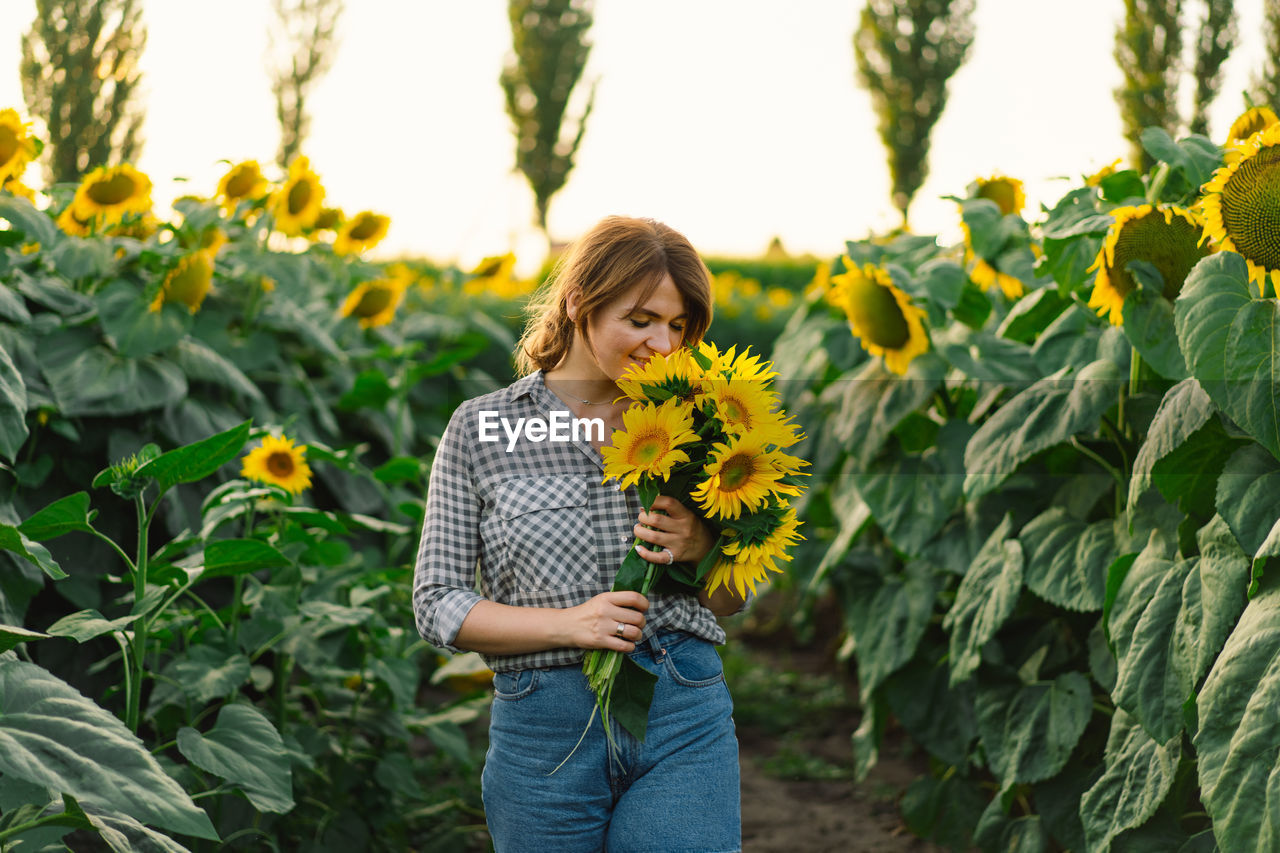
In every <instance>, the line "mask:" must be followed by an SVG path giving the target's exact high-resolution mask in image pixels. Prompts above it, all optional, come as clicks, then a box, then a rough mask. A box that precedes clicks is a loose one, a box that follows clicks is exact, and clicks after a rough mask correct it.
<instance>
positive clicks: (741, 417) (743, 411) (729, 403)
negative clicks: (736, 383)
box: [720, 397, 747, 424]
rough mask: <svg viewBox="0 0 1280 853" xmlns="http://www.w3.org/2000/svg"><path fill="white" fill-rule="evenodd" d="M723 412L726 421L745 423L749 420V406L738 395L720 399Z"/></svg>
mask: <svg viewBox="0 0 1280 853" xmlns="http://www.w3.org/2000/svg"><path fill="white" fill-rule="evenodd" d="M720 406H721V413H722V414H723V415H724V419H725V420H726V421H730V422H731V423H735V424H738V423H744V422H745V421H746V420H747V407H746V406H744V405H742V401H741V400H739V399H738V398H736V397H726V398H724V399H723V400H721V401H720Z"/></svg>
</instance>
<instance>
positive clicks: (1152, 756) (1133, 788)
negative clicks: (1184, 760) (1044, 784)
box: [1080, 708, 1243, 853]
mask: <svg viewBox="0 0 1280 853" xmlns="http://www.w3.org/2000/svg"><path fill="white" fill-rule="evenodd" d="M1181 757H1182V741H1181V740H1180V739H1177V738H1174V739H1173V740H1171V741H1170V742H1169V744H1168V745H1167V746H1161V745H1160V744H1158V743H1156V742H1155V741H1154V740H1152V738H1151V736H1150V735H1149V734H1147V733H1146V731H1144V730H1143V728H1142V726H1140V725H1138V722H1137V720H1135V719H1133V718H1132V717H1131V716H1129V715H1128V714H1126V713H1125V712H1124V711H1123V710H1122V709H1119V708H1117V709H1116V712H1115V715H1114V716H1113V717H1112V718H1111V732H1110V733H1109V734H1108V735H1107V748H1106V752H1105V754H1104V759H1103V760H1104V762H1105V764H1106V769H1105V770H1104V771H1103V774H1102V778H1100V779H1099V780H1098V781H1097V782H1096V783H1095V784H1094V786H1093V787H1092V788H1090V789H1089V790H1088V791H1086V792H1085V795H1084V798H1083V799H1082V800H1081V801H1080V817H1081V819H1082V820H1083V821H1084V832H1085V836H1086V838H1087V839H1088V847H1087V849H1088V850H1090V851H1097V853H1105V851H1107V850H1109V849H1110V848H1111V841H1112V839H1114V838H1115V837H1116V836H1117V835H1119V834H1120V833H1121V832H1123V831H1125V830H1126V829H1132V828H1134V827H1138V826H1142V825H1143V824H1144V823H1146V822H1147V821H1148V820H1150V819H1151V816H1152V815H1154V814H1155V813H1156V809H1157V808H1159V806H1160V803H1161V802H1162V801H1163V800H1164V798H1165V795H1167V794H1168V793H1169V789H1170V788H1172V787H1173V781H1174V775H1175V773H1176V771H1177V768H1178V761H1179V760H1180V759H1181ZM1227 849H1243V848H1227Z"/></svg>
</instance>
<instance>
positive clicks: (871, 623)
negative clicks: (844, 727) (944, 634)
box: [839, 560, 938, 696]
mask: <svg viewBox="0 0 1280 853" xmlns="http://www.w3.org/2000/svg"><path fill="white" fill-rule="evenodd" d="M849 574H850V575H851V577H848V578H847V581H848V582H847V583H846V582H842V583H841V584H840V585H841V587H842V588H843V592H844V593H845V608H844V611H845V621H846V624H847V625H848V626H849V630H850V632H851V633H852V634H853V637H854V640H855V641H856V645H855V647H854V650H855V654H856V656H857V660H858V685H859V688H860V689H861V691H862V694H863V695H864V696H866V695H869V694H870V693H871V691H873V690H875V689H876V688H877V687H879V686H880V684H881V683H882V682H883V681H884V680H885V679H886V678H887V677H888V676H889V675H891V674H892V673H893V672H894V671H896V670H898V669H900V668H901V667H902V666H904V665H905V664H906V663H907V662H908V661H909V660H911V658H912V656H913V655H915V652H916V646H918V645H919V643H920V638H921V637H922V636H924V631H925V628H927V627H928V626H929V618H930V617H931V616H932V615H933V602H934V597H935V596H936V595H937V591H938V582H937V579H936V578H935V576H934V573H933V570H932V569H931V567H930V566H929V565H928V564H927V563H924V562H922V561H919V560H917V561H914V562H911V563H908V564H907V567H906V569H905V570H904V571H902V572H900V573H893V574H881V573H880V572H878V571H875V570H874V569H872V568H870V567H868V568H866V569H863V570H861V571H859V570H856V569H855V570H854V571H852V572H850V573H849ZM839 580H840V581H844V580H845V578H844V577H841V578H840V579H839Z"/></svg>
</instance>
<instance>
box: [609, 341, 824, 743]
mask: <svg viewBox="0 0 1280 853" xmlns="http://www.w3.org/2000/svg"><path fill="white" fill-rule="evenodd" d="M769 368H770V365H769V364H768V363H761V362H760V360H759V357H758V356H754V355H751V354H750V351H749V349H748V350H747V351H744V352H742V353H736V352H735V348H732V347H731V348H730V349H728V350H726V351H721V350H719V349H718V348H717V347H716V346H715V345H714V344H711V343H709V342H704V343H702V344H700V345H699V346H698V347H696V348H682V349H679V350H676V351H675V352H673V353H671V355H669V356H666V357H662V356H655V357H653V358H651V359H649V361H648V362H647V363H646V364H645V365H644V366H642V367H633V368H631V369H630V370H628V371H627V373H626V374H624V375H623V377H622V378H621V379H620V380H619V382H618V387H619V388H620V389H621V390H622V392H623V394H624V395H625V396H626V397H627V398H628V399H629V400H630V401H631V402H630V406H629V408H628V409H627V411H626V412H625V413H624V414H623V418H622V420H623V428H622V429H621V430H617V431H615V432H614V434H613V441H612V445H611V446H609V447H606V448H604V450H603V451H602V455H603V457H604V463H605V479H606V481H608V480H616V481H617V482H618V484H619V486H620V487H621V488H628V487H630V486H632V485H634V486H636V487H637V489H638V490H639V492H640V498H641V501H642V503H643V504H644V506H645V507H646V509H647V508H649V507H651V506H652V505H653V502H654V500H655V499H656V498H657V497H658V496H659V495H669V496H672V497H675V498H677V499H679V500H680V501H682V502H683V503H685V504H686V505H688V506H689V507H691V508H692V509H693V510H694V512H695V513H697V514H698V515H699V516H700V517H701V518H702V519H703V520H704V521H705V522H706V523H707V524H708V525H709V526H710V527H711V528H712V530H713V531H714V532H715V533H716V536H717V538H716V541H715V543H714V545H713V546H712V548H711V550H710V551H709V552H708V553H707V555H706V556H705V557H703V558H702V560H701V561H699V562H698V563H696V564H694V563H690V562H676V563H674V564H672V565H670V566H664V565H660V564H656V563H650V562H648V561H647V560H644V559H643V558H641V557H640V555H639V554H637V553H636V550H635V546H636V545H644V544H646V543H645V542H644V541H643V540H640V539H637V540H636V541H635V542H634V543H633V544H632V547H631V550H630V551H629V552H628V553H627V555H626V557H625V558H624V559H623V561H622V565H621V566H620V567H619V569H618V574H617V578H616V579H615V581H614V585H613V589H614V590H615V591H616V590H634V591H637V592H639V593H641V594H642V595H646V594H648V593H649V592H650V591H651V590H653V589H655V588H656V587H658V586H659V584H662V585H663V586H664V587H666V588H671V589H675V590H678V591H682V592H686V593H689V594H694V595H696V594H697V593H698V591H699V590H701V589H706V590H707V592H714V591H715V590H716V589H718V588H720V587H725V588H731V589H733V590H735V591H736V592H737V593H738V595H739V596H742V597H744V598H745V597H746V596H747V594H748V591H750V592H751V593H754V592H755V590H756V587H757V585H758V584H760V583H761V582H763V581H765V580H766V578H767V577H768V575H769V574H770V573H771V572H779V571H781V569H780V568H779V565H778V564H779V563H780V562H785V561H788V560H790V559H791V557H790V556H789V555H788V554H787V549H788V547H789V546H790V545H791V544H792V543H793V542H795V541H797V540H798V539H801V538H802V537H801V536H800V534H799V526H800V522H799V521H798V519H797V518H796V513H795V510H794V509H792V508H791V501H792V500H793V499H794V498H796V497H798V496H799V495H800V494H801V492H802V486H801V482H800V477H801V476H802V475H803V472H802V470H801V469H802V468H804V467H805V466H806V465H807V464H808V463H807V462H805V461H804V460H802V459H800V458H798V457H796V456H792V455H790V454H788V453H786V452H784V449H785V448H788V447H790V446H792V445H794V444H795V443H797V442H798V441H800V439H801V438H803V435H802V434H801V433H800V431H799V429H798V428H797V426H796V424H795V423H794V422H792V421H790V420H789V419H788V418H787V417H786V415H785V414H784V413H783V412H782V411H781V410H780V408H779V398H778V396H777V395H776V394H775V393H774V392H773V391H771V390H770V389H769V383H770V381H771V380H772V379H773V378H774V377H775V376H776V375H777V374H775V373H773V372H771V371H770V369H769ZM583 672H585V673H586V675H587V679H588V681H589V683H590V684H591V687H592V689H593V690H594V691H595V692H596V697H597V708H598V709H599V711H600V714H601V718H602V720H603V721H604V723H605V732H606V734H607V735H609V737H610V738H611V739H612V735H611V734H609V733H610V729H609V724H608V721H609V718H610V717H612V718H613V719H616V720H617V721H618V722H619V723H620V724H621V725H622V726H623V727H624V728H625V729H626V730H627V731H629V732H630V733H631V734H632V735H634V736H635V737H636V738H637V739H638V740H644V735H645V730H646V727H647V722H648V714H649V704H650V702H651V701H652V698H653V688H654V683H655V682H656V677H655V676H654V675H652V674H651V673H649V672H648V671H647V670H645V669H643V668H642V667H640V666H639V665H638V664H636V663H634V662H633V661H632V660H631V659H630V658H628V657H627V656H626V655H623V654H622V653H620V652H615V651H609V650H604V649H595V650H592V651H591V652H589V653H588V654H587V657H586V660H585V661H584V663H583Z"/></svg>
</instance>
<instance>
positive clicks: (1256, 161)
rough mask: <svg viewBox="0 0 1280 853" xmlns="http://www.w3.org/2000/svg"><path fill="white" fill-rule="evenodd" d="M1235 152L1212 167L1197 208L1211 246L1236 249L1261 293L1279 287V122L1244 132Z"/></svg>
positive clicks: (1226, 249)
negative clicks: (1225, 161)
mask: <svg viewBox="0 0 1280 853" xmlns="http://www.w3.org/2000/svg"><path fill="white" fill-rule="evenodd" d="M1238 150H1239V153H1240V156H1239V157H1238V158H1237V159H1235V160H1234V161H1233V162H1230V163H1228V164H1227V165H1225V166H1223V167H1222V168H1221V169H1219V170H1218V171H1216V172H1214V173H1213V178H1212V179H1210V181H1209V183H1207V184H1205V187H1204V192H1205V195H1204V198H1202V199H1201V201H1200V209H1201V210H1202V212H1203V215H1204V232H1205V235H1206V237H1207V238H1208V239H1209V240H1212V241H1213V244H1214V246H1215V247H1216V248H1218V249H1222V250H1225V251H1229V252H1236V253H1238V254H1240V255H1242V256H1243V257H1244V260H1245V263H1246V264H1248V266H1249V278H1250V279H1251V280H1252V281H1256V282H1257V283H1258V289H1259V291H1260V292H1261V293H1262V295H1264V296H1265V295H1266V283H1267V281H1268V280H1270V282H1271V289H1272V292H1280V123H1277V124H1273V125H1271V126H1270V127H1268V128H1266V129H1264V130H1261V131H1259V132H1257V133H1255V134H1253V135H1252V136H1250V137H1249V139H1248V141H1247V142H1244V143H1242V144H1241V146H1240V147H1239V149H1238Z"/></svg>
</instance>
